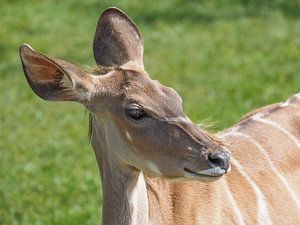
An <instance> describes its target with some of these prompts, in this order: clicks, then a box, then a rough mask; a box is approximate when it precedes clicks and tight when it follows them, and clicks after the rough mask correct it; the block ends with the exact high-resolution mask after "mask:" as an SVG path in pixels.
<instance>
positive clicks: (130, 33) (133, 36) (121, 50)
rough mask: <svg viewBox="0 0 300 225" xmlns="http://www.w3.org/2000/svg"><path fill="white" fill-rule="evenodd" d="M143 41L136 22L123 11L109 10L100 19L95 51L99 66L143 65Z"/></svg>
mask: <svg viewBox="0 0 300 225" xmlns="http://www.w3.org/2000/svg"><path fill="white" fill-rule="evenodd" d="M143 49H144V48H143V39H142V36H141V34H140V32H139V30H138V28H137V27H136V25H135V24H134V22H133V21H132V20H131V19H130V18H129V17H128V16H127V15H126V14H125V13H123V12H122V11H121V10H119V9H117V8H108V9H107V10H105V11H104V12H103V13H102V15H101V16H100V18H99V21H98V24H97V28H96V33H95V38H94V44H93V51H94V56H95V60H96V62H97V64H98V65H102V66H121V65H124V64H126V63H128V62H133V63H135V64H136V65H137V66H138V67H140V68H141V69H143V68H144V64H143Z"/></svg>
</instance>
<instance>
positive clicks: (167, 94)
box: [124, 71, 183, 118]
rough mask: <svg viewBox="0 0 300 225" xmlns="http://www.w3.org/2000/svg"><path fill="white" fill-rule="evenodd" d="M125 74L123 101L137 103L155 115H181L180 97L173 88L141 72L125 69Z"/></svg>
mask: <svg viewBox="0 0 300 225" xmlns="http://www.w3.org/2000/svg"><path fill="white" fill-rule="evenodd" d="M125 76H126V84H125V90H124V96H125V99H124V100H125V103H126V102H135V103H138V104H140V105H141V106H143V107H144V108H145V110H149V111H151V112H153V113H155V114H156V115H157V116H162V117H168V118H169V117H177V116H183V110H182V99H181V97H180V96H179V95H178V94H177V92H176V91H175V90H174V89H172V88H170V87H166V86H164V85H162V84H161V83H160V82H159V81H157V80H152V79H151V78H150V77H149V76H148V75H147V74H145V73H142V72H136V71H126V73H125Z"/></svg>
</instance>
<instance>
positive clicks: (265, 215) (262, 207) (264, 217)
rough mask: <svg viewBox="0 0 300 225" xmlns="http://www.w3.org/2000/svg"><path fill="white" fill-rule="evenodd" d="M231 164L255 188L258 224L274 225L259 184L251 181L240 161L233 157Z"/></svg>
mask: <svg viewBox="0 0 300 225" xmlns="http://www.w3.org/2000/svg"><path fill="white" fill-rule="evenodd" d="M231 163H232V164H233V165H235V166H236V167H237V170H238V171H239V173H240V174H241V175H242V176H243V177H244V178H245V179H246V180H247V181H248V182H249V184H250V185H251V187H252V188H253V190H254V192H255V194H256V199H257V202H258V208H257V214H258V222H259V224H261V225H266V224H267V225H272V220H271V218H270V216H269V210H268V207H267V204H266V201H265V199H266V197H265V196H264V195H263V193H262V191H261V190H260V188H259V187H258V186H257V184H256V183H255V182H254V181H253V180H252V179H251V177H250V176H249V175H248V174H247V173H246V172H245V170H244V169H243V167H242V166H241V165H240V163H239V162H238V161H236V160H235V159H234V158H233V157H231Z"/></svg>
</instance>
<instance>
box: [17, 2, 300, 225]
mask: <svg viewBox="0 0 300 225" xmlns="http://www.w3.org/2000/svg"><path fill="white" fill-rule="evenodd" d="M93 51H94V56H95V59H96V62H97V64H98V69H96V70H93V71H88V70H84V69H81V68H79V67H77V66H75V65H73V64H71V63H68V62H65V61H62V60H58V59H53V58H50V57H47V56H44V55H42V54H40V53H38V52H36V51H35V50H33V49H32V48H31V47H30V46H29V45H22V46H21V47H20V56H21V61H22V65H23V69H24V73H25V75H26V78H27V81H28V83H29V85H30V86H31V88H32V89H33V91H34V92H35V93H36V94H37V95H38V96H40V97H41V98H43V99H46V100H54V101H75V102H79V103H81V104H83V105H84V106H85V107H86V108H87V110H88V111H89V112H90V114H91V143H92V146H93V148H94V151H95V155H96V158H97V161H98V165H99V169H100V173H101V178H102V184H103V196H104V202H103V224H105V225H108V224H111V225H117V224H124V225H129V224H130V225H150V224H152V225H157V224H161V225H168V224H180V225H181V224H226V225H227V224H300V142H299V138H300V117H299V116H300V96H299V95H295V96H293V97H291V98H290V99H288V100H287V101H285V102H283V103H279V104H274V105H271V106H267V107H264V108H262V109H259V110H257V111H254V112H253V113H250V114H248V115H247V116H246V117H244V118H243V119H242V120H241V121H240V122H239V123H238V124H236V125H235V126H233V127H232V128H230V129H228V130H225V131H223V132H221V133H218V134H210V133H208V132H206V131H204V130H202V129H201V128H199V127H198V126H197V125H195V124H194V123H192V122H191V121H190V120H189V119H188V118H187V117H186V116H185V114H184V113H183V110H182V101H181V98H180V97H179V95H178V94H177V93H176V92H175V91H174V90H173V89H171V88H168V87H165V86H163V85H162V84H160V83H159V82H158V81H155V80H152V79H151V78H150V77H149V75H148V74H147V73H146V72H145V70H144V65H143V40H142V37H141V34H140V32H139V30H138V28H137V27H136V26H135V24H134V23H133V22H132V21H131V19H129V18H128V17H127V16H126V15H125V14H124V13H123V12H121V11H120V10H118V9H116V8H109V9H107V10H106V11H104V12H103V14H102V15H101V17H100V19H99V22H98V25H97V28H96V34H95V38H94V44H93ZM229 151H230V154H231V155H232V157H231V159H230V160H229ZM229 161H230V163H231V164H232V172H231V173H229V174H228V175H226V176H223V177H222V175H224V174H226V172H229V169H230V163H229ZM221 177H222V178H221ZM218 178H221V179H218ZM199 181H200V182H199ZM208 181H214V182H208Z"/></svg>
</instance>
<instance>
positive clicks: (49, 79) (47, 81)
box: [20, 44, 94, 103]
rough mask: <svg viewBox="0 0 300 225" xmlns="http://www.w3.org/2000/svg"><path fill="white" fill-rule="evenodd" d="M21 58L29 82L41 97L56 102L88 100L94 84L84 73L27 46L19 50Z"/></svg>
mask: <svg viewBox="0 0 300 225" xmlns="http://www.w3.org/2000/svg"><path fill="white" fill-rule="evenodd" d="M20 57H21V61H22V65H23V70H24V73H25V76H26V79H27V81H28V83H29V85H30V87H31V88H32V90H33V91H34V92H35V93H36V94H37V95H38V96H39V97H41V98H43V99H45V100H53V101H77V102H81V103H84V102H87V101H89V99H90V96H91V93H92V91H93V89H94V82H93V77H92V76H90V75H89V74H87V73H86V72H85V71H84V70H82V69H80V68H79V67H77V66H75V65H73V64H71V63H68V62H65V61H63V60H59V59H52V58H49V57H46V56H44V55H42V54H40V53H38V52H36V51H35V50H33V49H32V48H31V47H30V46H29V45H27V44H24V45H22V46H21V47H20Z"/></svg>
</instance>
